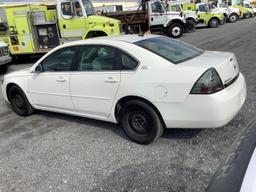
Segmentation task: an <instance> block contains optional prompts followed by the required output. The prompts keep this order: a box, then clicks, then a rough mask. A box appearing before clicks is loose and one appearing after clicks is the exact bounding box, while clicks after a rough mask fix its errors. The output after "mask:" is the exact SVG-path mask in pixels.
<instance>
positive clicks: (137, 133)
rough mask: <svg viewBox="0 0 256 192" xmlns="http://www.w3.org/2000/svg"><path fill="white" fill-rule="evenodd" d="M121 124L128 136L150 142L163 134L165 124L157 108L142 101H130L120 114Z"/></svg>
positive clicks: (144, 142) (134, 139) (143, 142)
mask: <svg viewBox="0 0 256 192" xmlns="http://www.w3.org/2000/svg"><path fill="white" fill-rule="evenodd" d="M120 124H121V127H122V128H123V130H124V132H125V134H126V135H127V136H128V138H129V139H130V140H132V141H134V142H136V143H139V144H149V143H151V142H154V141H156V140H157V139H158V138H159V137H160V136H161V135H162V134H163V125H162V122H161V120H160V118H159V117H158V114H157V113H156V112H155V110H154V109H153V108H152V107H151V106H150V105H148V104H146V103H144V102H142V101H137V100H134V101H128V102H127V103H126V104H125V106H124V107H123V109H122V111H121V114H120Z"/></svg>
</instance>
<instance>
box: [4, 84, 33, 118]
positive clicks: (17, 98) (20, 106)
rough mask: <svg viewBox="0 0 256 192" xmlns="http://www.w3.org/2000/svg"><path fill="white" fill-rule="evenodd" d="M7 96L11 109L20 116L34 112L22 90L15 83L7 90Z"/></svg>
mask: <svg viewBox="0 0 256 192" xmlns="http://www.w3.org/2000/svg"><path fill="white" fill-rule="evenodd" d="M8 98H9V101H10V103H11V106H12V109H13V110H14V111H15V112H16V113H17V114H18V115H20V116H29V115H31V114H32V113H33V112H34V109H33V107H32V106H31V105H30V103H29V101H28V99H27V97H26V95H25V94H24V92H23V91H22V90H21V89H20V88H19V87H18V86H16V85H14V86H12V87H11V88H10V90H9V92H8Z"/></svg>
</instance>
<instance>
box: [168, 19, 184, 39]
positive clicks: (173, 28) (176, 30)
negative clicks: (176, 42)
mask: <svg viewBox="0 0 256 192" xmlns="http://www.w3.org/2000/svg"><path fill="white" fill-rule="evenodd" d="M182 34H183V26H182V25H181V24H179V23H173V24H171V25H170V26H169V28H168V30H167V35H168V36H169V37H172V38H179V37H180V36H181V35H182Z"/></svg>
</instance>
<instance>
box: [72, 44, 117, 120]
mask: <svg viewBox="0 0 256 192" xmlns="http://www.w3.org/2000/svg"><path fill="white" fill-rule="evenodd" d="M117 62H118V57H117V50H116V49H115V48H113V47H109V46H105V45H84V46H81V51H80V59H79V62H78V63H77V71H76V72H73V73H72V75H71V79H70V93H71V98H72V101H73V103H74V107H75V110H76V112H78V113H81V114H83V115H85V116H89V117H94V118H100V119H105V118H107V117H108V115H109V114H110V111H111V108H112V104H113V100H114V98H115V95H116V92H117V89H118V86H119V83H120V70H118V69H117Z"/></svg>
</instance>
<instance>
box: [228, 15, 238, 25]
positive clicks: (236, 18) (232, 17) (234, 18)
mask: <svg viewBox="0 0 256 192" xmlns="http://www.w3.org/2000/svg"><path fill="white" fill-rule="evenodd" d="M228 20H229V22H231V23H234V22H236V21H237V20H238V15H236V14H234V13H232V14H231V15H230V16H229V18H228Z"/></svg>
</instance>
